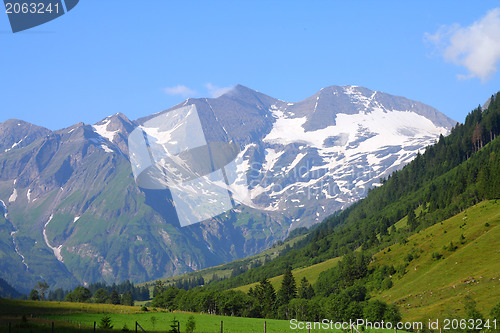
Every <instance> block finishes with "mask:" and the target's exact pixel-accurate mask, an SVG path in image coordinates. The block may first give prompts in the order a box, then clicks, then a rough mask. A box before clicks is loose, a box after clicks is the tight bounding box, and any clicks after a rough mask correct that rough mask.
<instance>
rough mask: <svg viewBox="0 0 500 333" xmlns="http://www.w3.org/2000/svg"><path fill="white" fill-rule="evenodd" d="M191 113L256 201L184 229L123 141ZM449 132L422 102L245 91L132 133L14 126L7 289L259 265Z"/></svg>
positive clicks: (0, 142) (9, 144)
mask: <svg viewBox="0 0 500 333" xmlns="http://www.w3.org/2000/svg"><path fill="white" fill-rule="evenodd" d="M189 105H195V106H196V110H197V113H198V117H199V121H200V123H201V127H202V129H203V135H204V138H205V139H206V141H207V143H208V144H210V143H217V142H229V143H232V144H234V145H236V146H237V147H238V150H239V153H237V156H236V158H235V159H234V161H233V162H234V163H235V165H236V168H237V170H238V173H239V174H242V175H245V178H241V177H240V178H235V179H232V181H231V184H229V185H230V187H231V188H232V189H233V190H234V191H235V192H238V191H240V190H241V191H244V192H245V193H247V194H248V195H247V196H246V197H245V198H244V200H240V201H239V202H240V203H241V202H242V203H243V204H238V202H236V204H237V205H236V206H235V208H233V209H231V210H229V211H227V212H225V213H223V214H220V215H218V216H215V217H214V218H211V219H208V220H205V221H203V222H202V223H197V224H193V225H190V226H187V227H181V226H180V224H179V220H178V217H177V214H176V210H175V208H174V205H173V203H172V201H173V200H172V195H171V193H170V191H169V190H168V189H151V188H143V187H140V186H138V183H136V181H135V179H134V175H133V173H132V168H131V163H130V158H129V147H128V144H127V143H128V137H129V135H130V133H132V131H133V130H134V129H136V128H140V129H142V130H144V131H147V132H148V135H151V137H150V138H152V139H154V135H155V134H154V133H159V132H158V131H156V132H155V131H154V128H152V127H151V125H150V124H152V123H154V122H151V120H154V119H155V118H158V117H161V116H162V115H165V114H167V113H168V112H171V111H173V110H175V109H179V108H180V107H185V106H189ZM454 124H455V122H454V121H452V120H451V119H449V118H447V117H446V116H444V115H443V114H441V113H439V112H438V111H437V110H435V109H433V108H431V107H429V106H426V105H424V104H421V103H419V102H415V101H410V100H408V99H406V98H403V97H395V96H391V95H388V94H384V93H381V92H373V91H370V90H368V89H366V88H361V87H355V86H344V87H337V86H332V87H328V88H324V89H322V90H321V91H320V92H318V93H317V94H315V95H313V96H311V97H310V98H308V99H305V100H303V101H301V102H298V103H288V102H284V101H280V100H278V99H274V98H272V97H269V96H266V95H264V94H262V93H258V92H256V91H253V90H251V89H248V88H246V87H243V86H236V87H235V88H234V89H233V90H232V91H230V92H228V93H226V94H225V95H222V96H221V97H219V98H216V99H210V98H208V99H205V98H202V99H188V100H187V101H185V102H184V103H182V104H180V105H177V106H175V107H173V108H171V109H169V110H166V111H163V112H160V113H158V114H155V115H152V116H149V117H146V118H142V119H139V120H137V121H130V120H129V119H127V118H126V117H125V116H124V115H122V114H116V115H113V116H110V117H108V118H106V119H104V120H102V121H101V122H99V123H97V124H95V125H93V126H90V125H86V124H83V123H79V124H76V125H73V126H71V127H69V128H66V129H62V130H58V131H49V130H47V129H44V128H40V127H37V126H34V125H31V124H28V123H25V122H22V121H17V120H9V121H6V122H4V123H2V124H0V129H1V131H0V200H1V201H0V210H1V211H3V214H1V215H0V235H1V236H0V257H2V260H1V261H0V266H1V270H0V272H1V273H0V277H1V278H4V279H5V280H6V281H7V282H8V283H9V284H11V285H13V286H14V287H15V288H18V289H20V290H23V291H26V290H28V289H30V288H31V287H32V286H33V285H34V284H35V282H36V281H37V280H40V279H43V280H46V281H47V282H48V283H49V284H50V285H51V286H54V287H59V286H61V287H69V286H72V285H75V284H77V283H84V284H85V283H89V282H94V281H99V280H104V281H106V282H108V283H112V282H116V281H122V280H124V279H132V280H133V281H135V282H141V281H146V280H152V279H155V278H158V277H162V276H167V275H173V274H179V273H183V272H186V271H190V270H197V269H200V268H203V267H208V266H211V265H215V264H218V263H221V262H224V261H229V260H232V259H236V258H240V257H244V256H247V255H251V254H254V253H257V252H258V251H260V250H262V249H264V248H266V247H268V246H269V245H271V244H272V243H273V242H275V241H276V240H279V239H283V238H284V237H286V235H287V233H288V232H289V231H290V230H291V229H293V228H294V227H298V226H308V225H311V224H313V223H316V222H319V221H320V220H321V219H322V218H323V217H325V216H327V215H329V214H331V213H333V212H335V211H336V210H338V209H342V208H344V207H346V206H348V205H349V204H351V203H352V202H354V201H356V200H358V199H360V198H362V197H364V196H365V195H366V192H367V190H368V189H369V188H370V187H372V186H377V185H378V182H379V179H380V178H382V177H385V176H386V175H388V174H390V173H391V172H392V171H393V170H397V169H399V168H401V167H402V166H403V165H404V164H406V163H408V162H409V161H410V160H411V159H412V158H413V157H415V155H416V154H417V152H418V151H419V150H420V151H421V150H423V148H424V147H426V146H427V145H429V144H431V143H433V142H434V141H435V140H436V139H437V138H438V137H439V135H441V134H443V135H446V134H447V133H448V132H449V130H450V129H451V127H452V126H453V125H454ZM160 134H161V133H160ZM160 134H157V135H160ZM242 179H244V180H245V181H242ZM235 197H236V196H235ZM237 201H238V200H237Z"/></svg>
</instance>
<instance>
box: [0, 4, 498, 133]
mask: <svg viewBox="0 0 500 333" xmlns="http://www.w3.org/2000/svg"><path fill="white" fill-rule="evenodd" d="M496 7H500V3H499V2H498V1H487V0H485V1H480V2H473V1H462V2H456V1H418V2H417V1H412V2H407V1H308V2H306V1H160V0H148V1H140V2H137V1H123V0H106V1H98V0H82V1H80V3H79V4H78V6H76V7H75V8H74V9H73V10H72V11H70V12H69V13H67V14H66V15H64V16H62V17H60V18H58V19H56V20H54V21H51V22H49V23H47V24H44V25H42V26H39V27H36V28H33V29H31V30H28V31H25V32H19V33H16V34H13V33H12V32H11V31H10V26H9V23H8V19H7V15H6V14H4V13H0V48H1V52H0V88H1V89H0V122H2V121H5V120H6V119H9V118H18V119H23V120H26V121H29V122H32V123H35V124H37V125H41V126H45V127H48V128H50V129H60V128H64V127H67V126H70V125H72V124H74V123H77V122H79V121H83V122H85V123H89V124H93V123H95V122H97V121H99V120H101V119H102V118H104V117H106V116H108V115H111V114H114V113H116V112H122V113H124V114H125V115H127V116H128V117H129V118H131V119H137V118H139V117H141V116H145V115H149V114H152V113H155V112H158V111H161V110H163V109H166V108H169V107H170V106H173V105H175V104H177V103H179V102H181V101H183V100H184V99H185V98H186V97H210V96H211V95H216V94H217V93H219V92H220V91H221V90H220V89H221V88H225V87H230V86H232V85H235V84H238V83H240V84H243V85H245V86H248V87H250V88H252V89H255V90H258V91H260V92H263V93H265V94H268V95H270V96H273V97H276V98H279V99H282V100H286V101H290V102H295V101H299V100H302V99H304V98H306V97H308V96H310V95H312V94H314V93H315V92H317V91H318V90H319V89H321V88H323V87H325V86H329V85H347V84H353V85H359V86H364V87H367V88H369V89H372V90H379V91H383V92H387V93H390V94H394V95H400V96H405V97H408V98H410V99H414V100H418V101H421V102H423V103H426V104H429V105H431V106H433V107H435V108H437V109H438V110H440V111H441V112H443V113H445V114H446V115H448V116H449V117H451V118H453V119H455V120H458V121H463V120H464V118H465V116H466V114H467V113H468V112H469V111H470V110H471V109H472V108H474V107H476V106H477V105H478V104H479V103H482V102H484V101H485V100H486V99H487V98H488V97H489V96H490V95H491V94H493V93H495V92H496V91H498V90H500V77H499V75H500V74H499V73H497V72H496V66H497V65H498V62H499V60H500V10H497V11H496V10H494V9H495V8H496Z"/></svg>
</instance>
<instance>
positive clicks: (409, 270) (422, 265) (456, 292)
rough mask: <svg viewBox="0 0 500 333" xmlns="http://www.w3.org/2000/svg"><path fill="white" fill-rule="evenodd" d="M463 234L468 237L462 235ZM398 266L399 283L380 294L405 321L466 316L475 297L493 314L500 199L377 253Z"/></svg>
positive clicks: (498, 295)
mask: <svg viewBox="0 0 500 333" xmlns="http://www.w3.org/2000/svg"><path fill="white" fill-rule="evenodd" d="M462 236H463V237H462ZM379 265H394V267H395V268H396V270H397V271H398V273H396V274H395V275H394V276H393V278H392V281H393V287H392V288H390V289H389V290H385V291H383V292H381V293H379V294H377V295H376V298H378V299H380V300H383V301H385V302H389V303H396V304H397V305H399V307H400V310H401V313H402V315H403V318H404V319H405V320H414V319H422V318H436V317H439V318H450V317H457V316H462V315H463V312H464V298H465V296H470V297H471V298H472V299H474V300H475V301H476V302H477V309H478V310H479V311H480V312H481V313H483V314H484V315H487V314H488V313H489V312H490V310H491V308H492V307H493V306H494V305H495V304H497V303H498V300H499V299H500V201H497V200H491V201H485V202H482V203H480V204H477V205H475V206H473V207H470V208H469V209H467V210H466V211H464V212H462V213H460V214H458V215H456V216H454V217H452V218H450V219H447V220H445V221H443V222H441V223H438V224H435V225H433V226H431V227H429V228H427V229H425V230H422V231H420V232H419V233H417V234H415V235H413V236H411V237H409V238H408V239H407V242H401V243H399V244H395V245H393V246H391V247H390V250H389V248H386V249H384V250H383V251H380V252H379V253H377V254H376V255H375V256H374V261H373V262H372V266H379Z"/></svg>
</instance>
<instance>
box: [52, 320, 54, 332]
mask: <svg viewBox="0 0 500 333" xmlns="http://www.w3.org/2000/svg"><path fill="white" fill-rule="evenodd" d="M52 333H54V322H52Z"/></svg>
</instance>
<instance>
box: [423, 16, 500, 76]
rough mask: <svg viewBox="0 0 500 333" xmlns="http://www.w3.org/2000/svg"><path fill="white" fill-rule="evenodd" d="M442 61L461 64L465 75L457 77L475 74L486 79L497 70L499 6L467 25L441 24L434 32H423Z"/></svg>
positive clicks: (499, 39) (499, 40)
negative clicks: (465, 72) (465, 70)
mask: <svg viewBox="0 0 500 333" xmlns="http://www.w3.org/2000/svg"><path fill="white" fill-rule="evenodd" d="M425 39H426V40H427V41H429V42H431V43H432V44H434V45H435V46H436V47H437V49H438V51H439V52H440V53H441V54H442V56H443V58H444V60H445V61H448V62H453V63H455V64H457V65H460V66H464V67H465V68H466V69H467V70H468V72H469V73H468V74H467V75H463V74H460V75H458V78H459V79H470V78H473V77H479V78H480V79H481V80H482V81H483V82H485V81H487V80H488V79H489V78H491V76H492V75H493V74H494V73H495V72H496V71H497V63H498V62H499V61H500V8H495V9H492V10H490V11H488V13H487V14H486V15H485V16H484V17H483V18H481V19H480V20H479V21H476V22H474V23H473V24H472V25H470V26H467V27H461V26H460V25H458V24H454V25H451V26H443V27H441V28H440V29H439V30H438V31H437V32H436V33H435V34H434V35H431V34H428V33H426V34H425Z"/></svg>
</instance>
